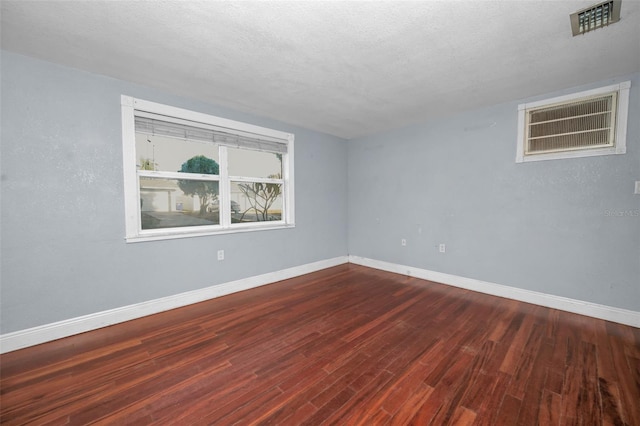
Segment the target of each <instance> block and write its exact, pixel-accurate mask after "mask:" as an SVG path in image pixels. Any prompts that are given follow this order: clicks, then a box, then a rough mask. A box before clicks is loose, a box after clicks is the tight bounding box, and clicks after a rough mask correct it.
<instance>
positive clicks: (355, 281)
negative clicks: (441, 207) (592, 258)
mask: <svg viewBox="0 0 640 426" xmlns="http://www.w3.org/2000/svg"><path fill="white" fill-rule="evenodd" d="M1 362H2V364H1V369H0V373H1V405H0V408H1V410H2V414H1V416H2V417H1V422H2V424H3V425H17V424H56V425H57V424H74V425H86V424H179V425H199V424H216V425H231V424H241V425H250V424H251V425H253V424H261V425H262V424H264V425H267V424H281V425H320V424H340V425H387V424H388V425H407V424H415V425H429V424H432V425H445V424H455V425H536V424H540V425H574V424H575V425H579V424H580V425H640V329H637V328H633V327H628V326H623V325H619V324H615V323H611V322H606V321H602V320H597V319H593V318H588V317H584V316H580V315H574V314H570V313H566V312H562V311H557V310H553V309H547V308H543V307H539V306H535V305H530V304H526V303H520V302H517V301H513V300H508V299H502V298H498V297H493V296H488V295H484V294H480V293H474V292H470V291H466V290H462V289H457V288H453V287H448V286H444V285H440V284H435V283H431V282H428V281H423V280H419V279H416V278H410V277H405V276H401V275H395V274H391V273H386V272H382V271H377V270H373V269H368V268H364V267H361V266H356V265H349V264H347V265H341V266H338V267H335V268H330V269H326V270H323V271H319V272H316V273H313V274H310V275H306V276H303V277H298V278H294V279H290V280H287V281H282V282H279V283H275V284H272V285H269V286H264V287H260V288H257V289H253V290H249V291H245V292H241V293H236V294H233V295H229V296H225V297H222V298H218V299H214V300H211V301H207V302H203V303H199V304H196V305H192V306H189V307H185V308H181V309H176V310H173V311H169V312H165V313H161V314H158V315H153V316H149V317H145V318H142V319H139V320H135V321H130V322H127V323H123V324H119V325H115V326H112V327H107V328H104V329H101V330H96V331H93V332H89V333H84V334H81V335H77V336H73V337H69V338H66V339H61V340H58V341H55V342H50V343H46V344H43V345H39V346H36V347H31V348H27V349H23V350H19V351H15V352H11V353H8V354H5V355H3V356H2V358H1Z"/></svg>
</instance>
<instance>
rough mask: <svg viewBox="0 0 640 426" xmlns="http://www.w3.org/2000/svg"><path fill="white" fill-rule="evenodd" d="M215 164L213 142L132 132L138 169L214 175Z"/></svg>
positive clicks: (214, 145) (216, 152)
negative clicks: (134, 133)
mask: <svg viewBox="0 0 640 426" xmlns="http://www.w3.org/2000/svg"><path fill="white" fill-rule="evenodd" d="M201 156H202V157H204V158H196V157H201ZM190 159H191V161H190V162H189V160H190ZM219 163H220V162H219V158H218V144H215V143H213V142H199V141H193V140H189V139H177V138H170V137H166V136H157V135H149V134H146V133H136V166H137V169H138V170H158V171H163V172H186V173H199V174H215V175H217V174H218V168H219V166H218V165H219Z"/></svg>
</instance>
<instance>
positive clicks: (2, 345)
mask: <svg viewBox="0 0 640 426" xmlns="http://www.w3.org/2000/svg"><path fill="white" fill-rule="evenodd" d="M348 261H349V259H348V257H347V256H340V257H335V258H333V259H326V260H321V261H319V262H313V263H308V264H305V265H301V266H295V267H293V268H288V269H283V270H281V271H275V272H270V273H267V274H263V275H257V276H254V277H249V278H244V279H241V280H237V281H231V282H228V283H224V284H219V285H214V286H211V287H207V288H203V289H199V290H193V291H188V292H186V293H180V294H176V295H173V296H168V297H163V298H160V299H154V300H149V301H147V302H142V303H136V304H134V305H128V306H123V307H120V308H115V309H110V310H108V311H102V312H96V313H94V314H89V315H83V316H81V317H76V318H70V319H67V320H63V321H58V322H54V323H51V324H45V325H42V326H38V327H33V328H29V329H26V330H19V331H15V332H12V333H7V334H3V335H1V336H0V353H7V352H11V351H15V350H17V349H22V348H26V347H28V346H34V345H38V344H40V343H45V342H50V341H52V340H56V339H60V338H63V337H68V336H72V335H74V334H79V333H84V332H86V331H91V330H96V329H98V328H102V327H107V326H109V325H114V324H118V323H121V322H125V321H130V320H133V319H136V318H141V317H144V316H147V315H152V314H157V313H159V312H163V311H168V310H170V309H175V308H180V307H182V306H187V305H190V304H193V303H198V302H203V301H205V300H209V299H213V298H216V297H220V296H224V295H227V294H231V293H235V292H238V291H243V290H248V289H250V288H254V287H259V286H262V285H265V284H271V283H274V282H277V281H281V280H286V279H289V278H293V277H297V276H300V275H304V274H309V273H311V272H315V271H319V270H321V269H326V268H330V267H332V266H337V265H341V264H343V263H347V262H348Z"/></svg>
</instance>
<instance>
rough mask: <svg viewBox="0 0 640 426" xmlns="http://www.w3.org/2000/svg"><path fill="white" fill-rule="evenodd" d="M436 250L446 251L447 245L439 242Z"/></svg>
mask: <svg viewBox="0 0 640 426" xmlns="http://www.w3.org/2000/svg"><path fill="white" fill-rule="evenodd" d="M438 251H439V252H440V253H444V252H445V251H447V246H445V245H444V243H442V244H440V245H439V246H438Z"/></svg>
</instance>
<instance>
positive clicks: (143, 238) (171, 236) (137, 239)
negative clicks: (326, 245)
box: [125, 223, 296, 243]
mask: <svg viewBox="0 0 640 426" xmlns="http://www.w3.org/2000/svg"><path fill="white" fill-rule="evenodd" d="M295 227H296V225H295V224H282V223H278V224H270V223H268V224H264V225H263V224H252V225H250V226H247V225H244V226H243V225H239V226H232V227H231V228H226V229H220V230H215V231H200V232H194V231H187V232H171V233H162V234H147V235H137V236H133V237H126V239H125V240H126V242H127V243H144V242H148V241H161V240H175V239H178V238H193V237H206V236H211V235H224V234H237V233H241V232H255V231H270V230H274V229H290V228H295Z"/></svg>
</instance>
